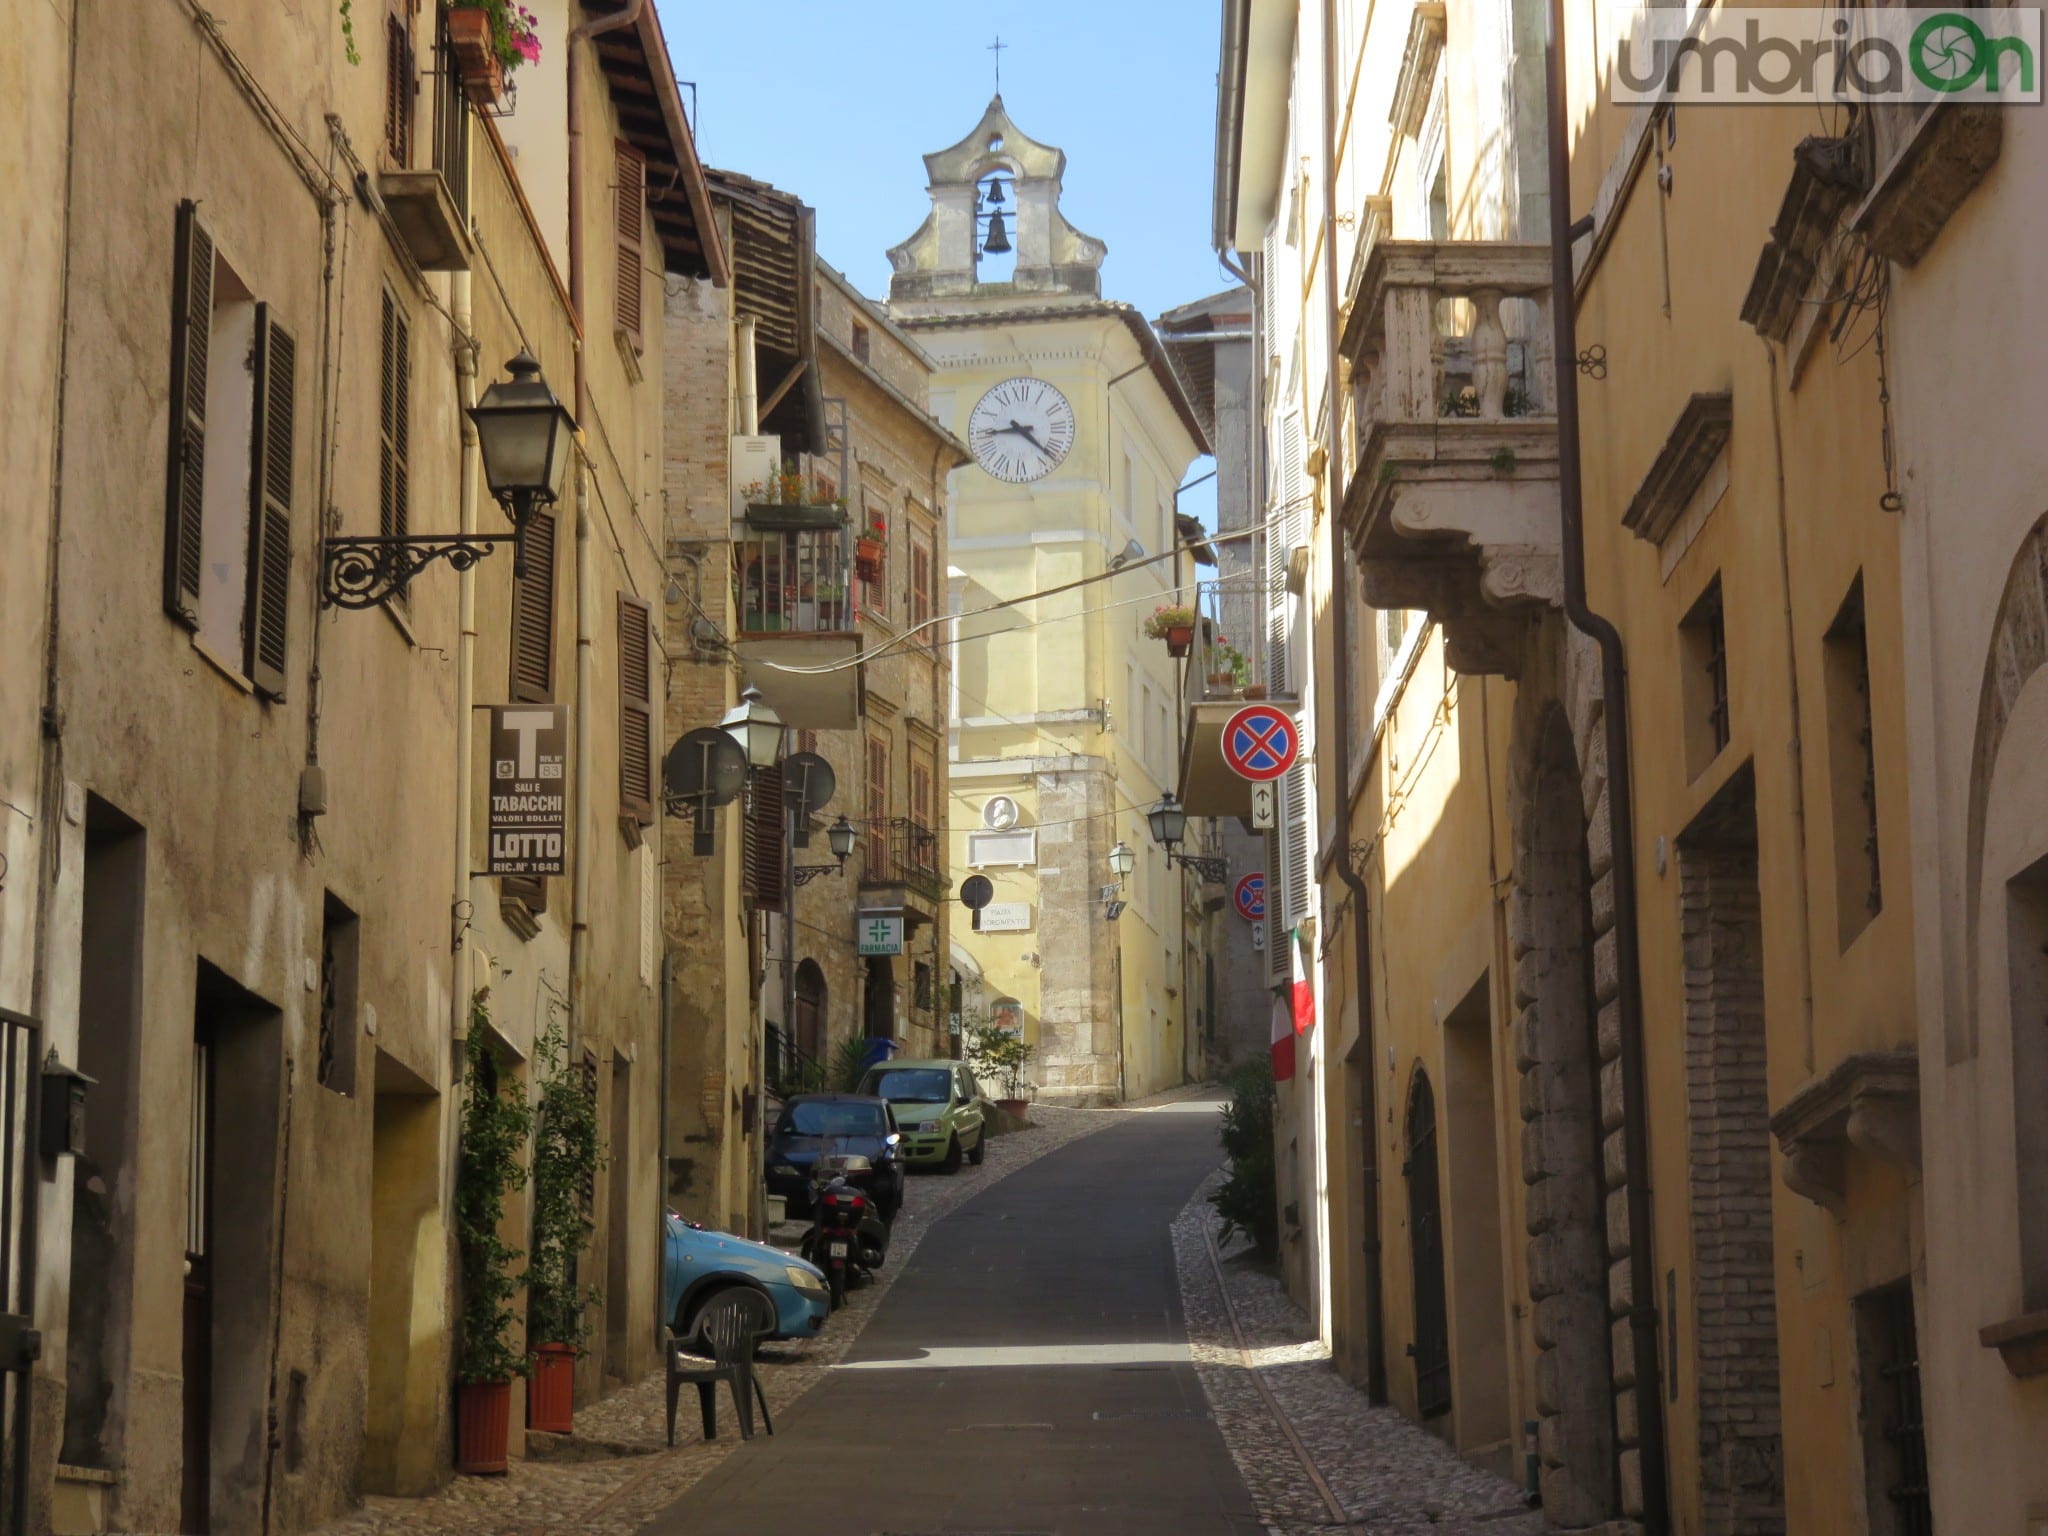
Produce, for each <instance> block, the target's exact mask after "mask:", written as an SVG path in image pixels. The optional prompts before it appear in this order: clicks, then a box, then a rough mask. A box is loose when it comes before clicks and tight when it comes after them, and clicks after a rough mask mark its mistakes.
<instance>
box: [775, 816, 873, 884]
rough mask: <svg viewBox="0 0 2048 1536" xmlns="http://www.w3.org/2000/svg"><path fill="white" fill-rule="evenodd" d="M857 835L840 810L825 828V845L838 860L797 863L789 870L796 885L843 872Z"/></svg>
mask: <svg viewBox="0 0 2048 1536" xmlns="http://www.w3.org/2000/svg"><path fill="white" fill-rule="evenodd" d="M859 835H860V834H859V833H858V832H857V831H855V830H854V825H853V823H852V822H850V821H848V820H847V819H846V814H845V812H843V811H842V812H841V813H840V816H839V819H838V820H837V821H835V822H833V823H832V825H831V826H830V827H828V828H826V829H825V843H826V846H827V847H829V848H830V849H831V850H832V857H833V858H835V859H837V860H838V861H839V862H838V863H836V864H799V865H797V866H796V867H795V868H794V869H792V870H791V871H790V876H791V878H792V879H794V880H795V881H796V883H797V884H798V885H800V886H803V885H809V884H810V883H811V882H812V881H813V880H815V879H817V878H818V877H819V876H820V875H840V874H844V873H845V872H846V859H847V855H849V854H851V853H852V852H853V843H854V839H855V838H856V837H858V836H859Z"/></svg>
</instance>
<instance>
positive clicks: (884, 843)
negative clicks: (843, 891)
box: [862, 735, 889, 870]
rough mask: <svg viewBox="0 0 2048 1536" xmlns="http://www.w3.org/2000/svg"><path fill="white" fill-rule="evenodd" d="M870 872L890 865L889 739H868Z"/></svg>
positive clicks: (868, 851) (867, 854)
mask: <svg viewBox="0 0 2048 1536" xmlns="http://www.w3.org/2000/svg"><path fill="white" fill-rule="evenodd" d="M862 856H863V857H864V858H865V859H866V860H867V864H868V867H869V868H870V869H877V870H880V869H886V868H888V865H889V738H888V737H886V736H874V735H870V736H869V737H868V774H867V847H866V849H865V851H864V853H863V855H862Z"/></svg>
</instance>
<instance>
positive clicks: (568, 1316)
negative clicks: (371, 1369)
mask: <svg viewBox="0 0 2048 1536" xmlns="http://www.w3.org/2000/svg"><path fill="white" fill-rule="evenodd" d="M534 1064H535V1067H536V1069H537V1071H538V1074H539V1080H540V1089H539V1096H538V1102H537V1104H536V1106H535V1110H534V1118H533V1256H532V1258H531V1259H530V1260H529V1261H528V1263H527V1267H526V1318H527V1328H526V1332H527V1337H528V1339H530V1340H534V1341H537V1343H536V1347H535V1349H534V1362H533V1385H532V1387H531V1388H530V1389H529V1390H528V1392H527V1395H526V1427H527V1428H528V1429H537V1430H541V1431H543V1432H545V1433H548V1434H557V1435H566V1434H568V1433H569V1432H570V1431H571V1430H572V1429H574V1428H575V1408H576V1356H577V1355H578V1354H579V1353H580V1352H581V1346H582V1343H583V1334H584V1318H585V1313H586V1312H587V1311H588V1309H589V1308H591V1307H593V1306H595V1305H597V1304H598V1302H599V1301H601V1300H602V1296H601V1294H600V1293H599V1292H598V1291H597V1289H596V1288H595V1287H592V1286H584V1285H578V1284H577V1280H576V1276H577V1261H578V1259H579V1258H580V1257H581V1256H582V1253H583V1250H584V1249H585V1248H586V1247H588V1246H589V1243H590V1234H591V1232H592V1231H593V1230H595V1229H594V1226H593V1223H592V1222H591V1219H590V1212H589V1208H588V1207H587V1206H586V1205H585V1203H584V1202H585V1199H586V1197H587V1194H588V1191H589V1190H590V1189H591V1188H592V1187H593V1181H594V1180H595V1179H596V1177H597V1171H598V1169H599V1168H601V1167H603V1166H604V1144H603V1142H602V1140H601V1139H600V1138H599V1136H598V1131H597V1093H596V1085H595V1084H593V1083H592V1082H591V1081H590V1079H589V1078H588V1077H587V1076H586V1075H585V1074H584V1072H583V1071H582V1070H581V1069H580V1068H579V1067H578V1065H577V1064H576V1063H575V1062H573V1061H571V1060H570V1059H569V1042H568V1039H567V1037H566V1036H565V1035H564V1034H563V1031H562V1025H561V1021H560V1020H559V1018H557V1019H552V1020H550V1021H549V1023H548V1025H547V1027H546V1028H544V1029H543V1030H542V1031H541V1033H540V1038H539V1039H538V1040H536V1041H535V1042H534Z"/></svg>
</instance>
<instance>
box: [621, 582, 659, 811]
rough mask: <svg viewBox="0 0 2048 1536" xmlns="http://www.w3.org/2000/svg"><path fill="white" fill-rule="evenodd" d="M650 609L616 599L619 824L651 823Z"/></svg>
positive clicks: (633, 600)
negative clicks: (617, 611) (617, 603)
mask: <svg viewBox="0 0 2048 1536" xmlns="http://www.w3.org/2000/svg"><path fill="white" fill-rule="evenodd" d="M653 622H654V610H653V609H652V607H651V606H650V605H648V604H647V603H644V602H642V601H641V600H640V599H639V598H637V597H632V596H629V595H627V594H626V593H624V592H621V593H620V594H619V819H620V821H622V822H630V823H632V824H634V825H635V826H641V827H644V826H649V825H651V824H652V823H653V821H654V655H653V652H654V638H653V634H654V632H653V628H652V626H653Z"/></svg>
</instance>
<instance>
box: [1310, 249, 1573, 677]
mask: <svg viewBox="0 0 2048 1536" xmlns="http://www.w3.org/2000/svg"><path fill="white" fill-rule="evenodd" d="M1550 338H1551V331H1550V250H1549V248H1548V247H1547V246H1543V245H1535V244H1515V243H1507V242H1496V241H1468V240H1443V241H1428V240H1380V241H1375V242H1374V243H1372V244H1371V245H1370V246H1368V247H1365V248H1364V249H1363V250H1362V252H1361V259H1360V261H1359V262H1358V263H1357V264H1356V265H1355V266H1354V268H1353V272H1352V283H1351V313H1350V317H1349V319H1348V321H1347V322H1346V324H1345V328H1344V334H1343V338H1342V341H1341V346H1342V349H1343V352H1344V355H1345V357H1346V358H1347V359H1348V360H1349V362H1350V364H1351V384H1352V394H1351V401H1350V404H1351V411H1352V417H1353V423H1354V439H1353V440H1354V441H1355V442H1356V443H1357V444H1358V460H1357V463H1356V464H1355V465H1354V466H1353V468H1352V475H1351V483H1350V487H1349V490H1348V491H1347V493H1346V495H1345V499H1344V509H1343V515H1344V525H1345V530H1346V533H1347V535H1348V536H1349V539H1350V542H1351V547H1352V549H1353V551H1354V552H1355V553H1356V555H1357V556H1358V559H1359V562H1360V564H1361V566H1362V567H1363V572H1364V588H1365V595H1366V600H1367V601H1368V602H1370V603H1371V604H1372V605H1373V606H1374V607H1376V608H1410V609H1420V610H1425V611H1427V612H1428V613H1429V614H1430V615H1431V616H1432V617H1434V618H1436V619H1437V620H1438V621H1439V622H1441V623H1442V624H1443V626H1444V633H1445V638H1446V641H1447V644H1448V646H1449V649H1450V653H1451V660H1452V664H1453V665H1455V666H1457V667H1458V668H1459V669H1460V670H1461V671H1466V672H1507V671H1510V670H1511V669H1512V667H1513V659H1514V656H1515V654H1516V651H1517V649H1518V638H1519V633H1520V630H1521V629H1522V627H1523V623H1524V621H1525V619H1526V618H1527V616H1528V612H1529V610H1531V609H1533V608H1537V607H1541V606H1542V605H1544V604H1554V603H1556V602H1557V601H1558V597H1559V592H1560V575H1559V568H1558V537H1559V534H1558V493H1557V462H1558V454H1557V414H1556V413H1557V384H1556V372H1555V366H1554V363H1553V359H1552V356H1551V339H1550Z"/></svg>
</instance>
